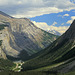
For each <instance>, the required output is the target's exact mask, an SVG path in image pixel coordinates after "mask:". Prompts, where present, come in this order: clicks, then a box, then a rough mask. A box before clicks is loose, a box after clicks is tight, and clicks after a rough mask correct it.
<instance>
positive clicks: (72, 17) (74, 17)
mask: <svg viewBox="0 0 75 75" xmlns="http://www.w3.org/2000/svg"><path fill="white" fill-rule="evenodd" d="M74 19H75V16H71V20H69V21H67V24H71V23H72V22H73V20H74Z"/></svg>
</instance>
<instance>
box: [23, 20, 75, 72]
mask: <svg viewBox="0 0 75 75" xmlns="http://www.w3.org/2000/svg"><path fill="white" fill-rule="evenodd" d="M36 55H38V56H37V57H36V58H34V59H32V60H29V61H28V62H26V63H25V64H24V65H23V70H32V69H38V68H42V70H43V67H44V70H50V69H52V68H55V67H56V69H55V71H60V72H69V71H71V69H73V68H74V70H75V64H74V63H75V20H74V21H73V23H72V24H71V26H70V28H69V29H68V30H67V31H66V32H65V33H64V34H63V35H62V36H60V37H59V38H58V39H57V40H56V41H54V42H53V43H52V44H51V45H50V46H49V47H47V48H46V49H45V50H43V51H41V54H40V53H39V54H36ZM73 58H74V59H73ZM71 59H72V60H71ZM60 63H61V64H60ZM58 64H59V65H60V68H59V66H57V65H58ZM51 65H52V66H54V65H55V67H52V68H51ZM48 66H50V68H49V67H48ZM47 67H48V69H47Z"/></svg>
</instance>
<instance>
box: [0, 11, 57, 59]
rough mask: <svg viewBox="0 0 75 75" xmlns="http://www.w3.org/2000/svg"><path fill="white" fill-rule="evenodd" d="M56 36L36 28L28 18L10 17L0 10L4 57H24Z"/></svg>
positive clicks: (0, 36)
mask: <svg viewBox="0 0 75 75" xmlns="http://www.w3.org/2000/svg"><path fill="white" fill-rule="evenodd" d="M56 38H57V36H55V35H53V34H49V33H47V32H45V31H43V30H41V29H39V28H37V27H36V26H35V25H34V24H33V23H32V22H31V21H30V20H29V19H27V18H21V19H16V18H12V17H10V16H9V15H6V14H4V13H2V12H0V40H2V45H1V46H0V48H1V50H2V51H3V52H4V54H6V57H15V58H20V56H21V57H22V54H23V52H24V53H25V55H24V54H23V57H24V58H26V57H27V56H29V55H32V54H34V53H36V52H38V51H40V50H41V49H44V48H45V47H47V46H48V45H49V44H50V43H52V42H53V41H54V40H56Z"/></svg>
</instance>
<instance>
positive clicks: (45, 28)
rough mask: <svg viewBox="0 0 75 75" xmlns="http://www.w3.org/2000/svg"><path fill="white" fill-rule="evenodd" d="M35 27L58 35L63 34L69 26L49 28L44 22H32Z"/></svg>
mask: <svg viewBox="0 0 75 75" xmlns="http://www.w3.org/2000/svg"><path fill="white" fill-rule="evenodd" d="M32 22H33V23H34V24H35V25H36V26H37V27H39V28H41V29H43V30H45V31H49V30H56V31H58V32H59V33H61V34H63V33H64V32H65V31H66V30H67V29H68V28H69V26H60V27H56V26H52V25H51V26H49V25H48V24H47V23H45V22H35V21H32Z"/></svg>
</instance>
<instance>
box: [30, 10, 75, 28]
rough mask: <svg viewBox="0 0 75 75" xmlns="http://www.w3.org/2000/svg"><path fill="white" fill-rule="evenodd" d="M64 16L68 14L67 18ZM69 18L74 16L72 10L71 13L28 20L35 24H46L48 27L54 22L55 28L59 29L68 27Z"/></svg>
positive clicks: (47, 15) (46, 15)
mask: <svg viewBox="0 0 75 75" xmlns="http://www.w3.org/2000/svg"><path fill="white" fill-rule="evenodd" d="M65 14H68V16H64V15H65ZM71 16H75V10H74V9H73V10H71V11H64V12H60V13H52V14H45V15H42V16H36V17H33V18H30V19H31V20H32V21H36V22H46V23H47V24H48V25H52V24H53V23H54V22H57V24H56V25H55V26H57V27H59V26H60V25H63V26H70V24H68V23H67V21H68V20H70V19H71Z"/></svg>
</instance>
